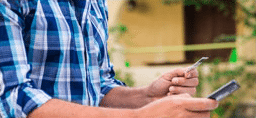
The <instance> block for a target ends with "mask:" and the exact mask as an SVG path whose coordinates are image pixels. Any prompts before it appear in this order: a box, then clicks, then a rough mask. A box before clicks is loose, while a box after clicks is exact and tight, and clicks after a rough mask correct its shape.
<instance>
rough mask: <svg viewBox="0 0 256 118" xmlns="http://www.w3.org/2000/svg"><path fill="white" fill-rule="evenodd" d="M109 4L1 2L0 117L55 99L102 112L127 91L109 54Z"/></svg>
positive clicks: (92, 0) (96, 0)
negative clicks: (109, 98)
mask: <svg viewBox="0 0 256 118" xmlns="http://www.w3.org/2000/svg"><path fill="white" fill-rule="evenodd" d="M107 16H108V12H107V6H106V0H0V71H1V73H0V74H1V76H0V114H1V117H26V116H27V115H28V113H29V112H31V111H32V110H34V109H35V108H37V107H40V106H41V105H42V104H44V103H45V102H47V101H48V100H50V99H52V98H58V99H62V100H65V101H70V102H75V103H79V104H82V105H90V106H98V105H99V103H100V101H101V99H102V98H103V97H104V95H105V94H106V93H108V92H109V90H111V89H112V88H114V87H117V86H120V85H123V83H122V82H120V81H118V80H116V79H114V75H115V74H114V71H113V66H112V65H111V63H110V62H109V57H108V53H107V39H108V28H107V27H108V25H107Z"/></svg>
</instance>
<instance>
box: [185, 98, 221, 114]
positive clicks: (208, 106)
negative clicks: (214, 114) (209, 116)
mask: <svg viewBox="0 0 256 118" xmlns="http://www.w3.org/2000/svg"><path fill="white" fill-rule="evenodd" d="M184 102H185V108H186V109H187V110H188V111H209V110H213V109H215V108H217V107H218V102H217V101H216V100H212V99H207V98H189V99H186V100H184Z"/></svg>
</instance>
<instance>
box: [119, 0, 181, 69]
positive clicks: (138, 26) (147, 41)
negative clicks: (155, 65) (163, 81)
mask: <svg viewBox="0 0 256 118" xmlns="http://www.w3.org/2000/svg"><path fill="white" fill-rule="evenodd" d="M136 1H137V6H136V8H134V10H128V9H127V4H126V2H124V3H123V4H122V9H120V13H119V20H118V22H121V23H122V24H124V25H126V26H127V28H128V31H127V32H126V33H125V34H124V35H123V36H122V37H121V38H120V41H121V42H122V44H124V45H125V48H131V47H159V48H160V49H161V46H175V45H183V44H184V23H183V21H184V18H183V5H182V3H180V4H177V5H171V6H168V5H164V4H162V2H161V1H160V0H136ZM184 56H185V55H184V51H176V52H168V53H161V52H160V53H146V54H145V53H143V54H142V53H140V54H133V53H126V59H127V60H128V61H129V62H130V63H131V66H138V65H140V66H141V65H143V64H145V63H147V62H160V63H161V62H166V61H170V62H180V61H183V60H184V59H185V57H184Z"/></svg>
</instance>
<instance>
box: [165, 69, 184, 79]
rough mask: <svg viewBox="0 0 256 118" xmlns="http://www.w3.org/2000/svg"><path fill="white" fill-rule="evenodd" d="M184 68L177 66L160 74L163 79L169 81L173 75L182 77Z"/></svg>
mask: <svg viewBox="0 0 256 118" xmlns="http://www.w3.org/2000/svg"><path fill="white" fill-rule="evenodd" d="M185 70H186V69H185V68H177V69H174V70H172V71H170V72H168V73H166V74H164V75H163V76H162V78H164V79H165V80H169V81H171V80H172V78H174V77H184V76H185Z"/></svg>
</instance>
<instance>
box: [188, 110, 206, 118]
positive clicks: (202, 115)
mask: <svg viewBox="0 0 256 118" xmlns="http://www.w3.org/2000/svg"><path fill="white" fill-rule="evenodd" d="M188 112H189V118H210V116H211V114H210V111H188Z"/></svg>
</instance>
